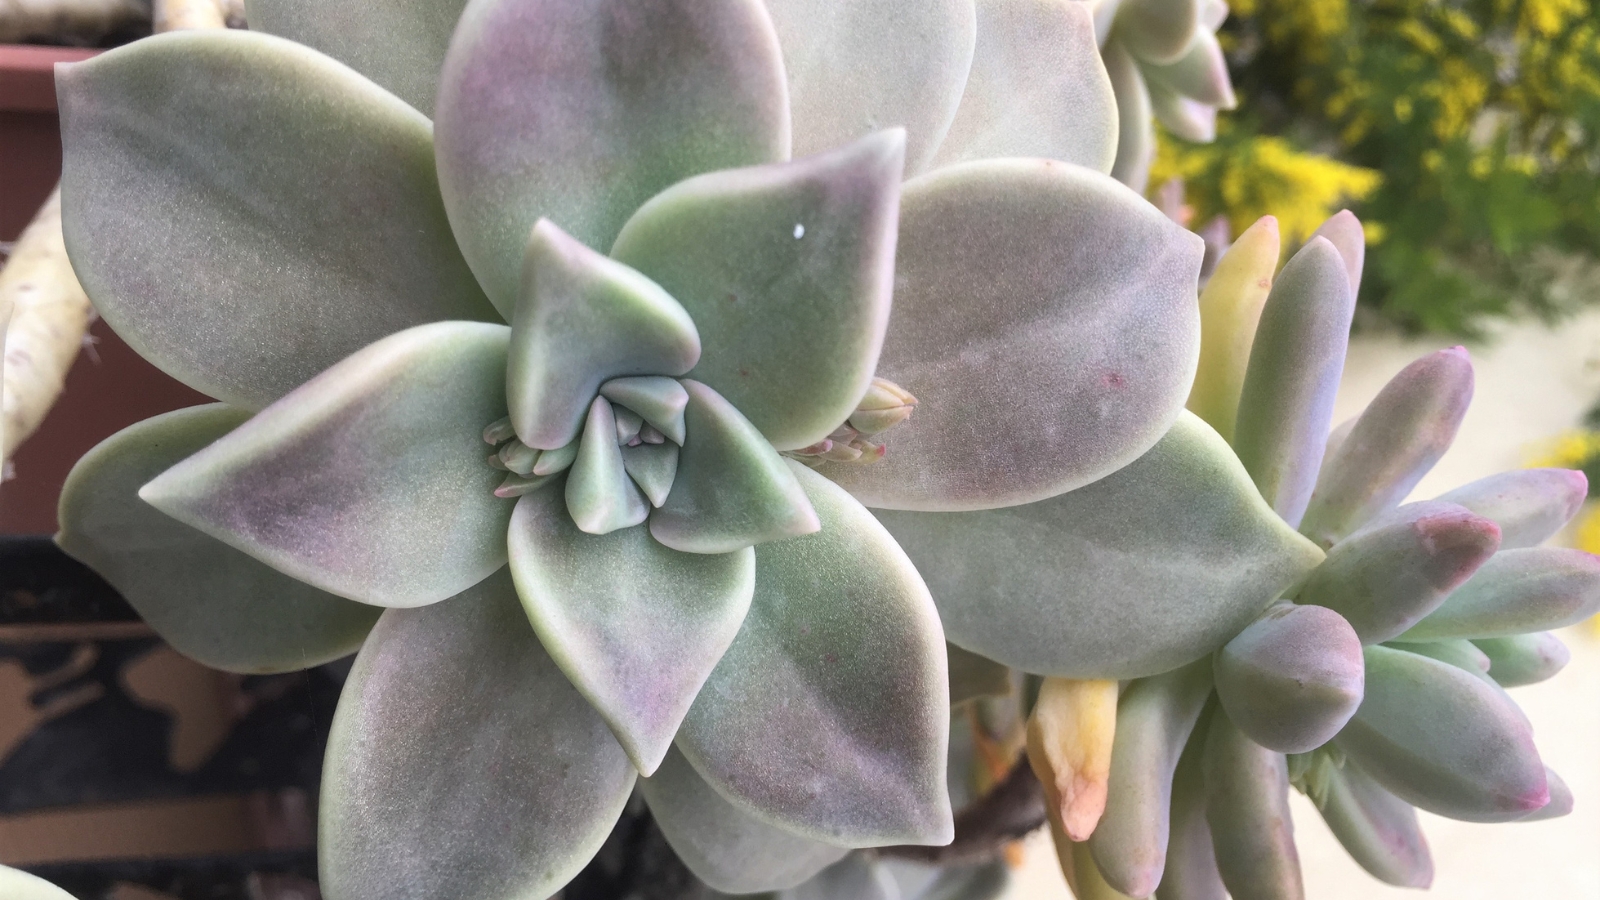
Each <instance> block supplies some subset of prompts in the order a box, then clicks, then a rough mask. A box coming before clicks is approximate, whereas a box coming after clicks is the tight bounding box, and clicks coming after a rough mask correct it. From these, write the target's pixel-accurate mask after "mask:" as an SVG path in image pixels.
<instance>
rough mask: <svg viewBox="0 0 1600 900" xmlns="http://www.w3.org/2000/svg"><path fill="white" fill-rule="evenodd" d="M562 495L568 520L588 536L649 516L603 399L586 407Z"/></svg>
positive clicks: (639, 520)
mask: <svg viewBox="0 0 1600 900" xmlns="http://www.w3.org/2000/svg"><path fill="white" fill-rule="evenodd" d="M565 494H566V501H567V509H568V510H569V511H570V512H571V515H572V520H573V521H574V522H575V523H577V526H578V528H580V529H582V530H583V531H587V532H588V533H590V534H595V535H600V534H610V533H611V532H613V531H616V530H618V529H620V528H630V527H632V526H634V525H638V524H639V523H641V522H643V521H644V520H645V519H646V518H647V517H648V516H649V515H650V505H649V503H647V502H646V501H645V498H644V495H643V494H641V493H640V492H639V488H638V486H637V485H635V484H634V483H633V479H631V478H629V477H628V472H627V467H626V466H625V465H624V464H623V462H622V448H620V447H618V446H617V420H616V417H615V416H614V415H613V414H612V411H611V404H610V403H608V402H606V399H605V398H604V397H596V398H594V402H593V403H591V404H590V405H589V417H588V419H587V420H586V421H585V423H584V426H583V437H582V438H580V439H579V442H578V457H577V459H575V460H574V461H573V463H572V472H571V473H570V474H569V475H567V487H566V492H565Z"/></svg>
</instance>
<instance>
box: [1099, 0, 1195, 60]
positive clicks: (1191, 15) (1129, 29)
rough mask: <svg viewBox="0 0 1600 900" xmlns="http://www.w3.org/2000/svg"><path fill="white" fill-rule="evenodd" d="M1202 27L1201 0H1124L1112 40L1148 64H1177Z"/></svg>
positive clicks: (1119, 10)
mask: <svg viewBox="0 0 1600 900" xmlns="http://www.w3.org/2000/svg"><path fill="white" fill-rule="evenodd" d="M1199 26H1200V3H1199V0H1122V3H1121V4H1120V5H1119V6H1118V7H1117V11H1116V24H1115V25H1113V26H1112V37H1113V38H1114V39H1115V40H1118V41H1120V42H1122V43H1123V44H1125V45H1127V48H1128V50H1129V51H1130V52H1132V53H1133V55H1134V56H1137V57H1138V58H1139V59H1140V60H1142V61H1144V62H1148V63H1156V64H1158V65H1159V64H1165V63H1173V62H1177V61H1178V60H1179V59H1180V58H1181V57H1182V56H1183V53H1184V51H1185V50H1186V49H1188V47H1189V41H1190V38H1191V37H1192V36H1193V34H1194V31H1195V29H1196V28H1198V27H1199Z"/></svg>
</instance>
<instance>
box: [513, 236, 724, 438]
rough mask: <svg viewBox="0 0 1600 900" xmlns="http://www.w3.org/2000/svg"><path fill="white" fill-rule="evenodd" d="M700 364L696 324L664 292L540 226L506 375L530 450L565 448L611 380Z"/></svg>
mask: <svg viewBox="0 0 1600 900" xmlns="http://www.w3.org/2000/svg"><path fill="white" fill-rule="evenodd" d="M699 359H700V335H699V333H698V332H697V331H696V330H695V325H694V321H693V320H692V319H690V318H689V313H688V312H686V311H685V310H684V308H683V307H682V306H680V305H679V304H678V301H676V300H674V299H672V295H670V294H668V293H667V292H666V291H664V290H662V289H661V286H660V285H658V284H656V283H655V282H653V281H651V280H650V279H649V278H646V277H645V276H643V275H641V274H639V273H638V272H636V271H634V270H633V269H630V268H628V267H627V266H625V265H622V264H621V263H619V262H616V261H615V260H612V259H608V258H607V257H605V256H602V255H601V254H599V253H596V252H595V251H593V250H590V249H589V248H588V247H585V246H584V245H582V244H580V243H578V242H577V241H576V240H573V238H572V237H571V236H570V235H568V234H567V233H566V232H564V231H562V230H561V229H560V228H559V227H557V226H556V225H555V223H553V222H551V221H550V220H549V219H540V220H539V223H538V224H537V225H535V226H534V227H533V234H532V236H531V237H530V238H529V239H528V247H527V255H526V257H525V262H524V267H523V275H522V282H521V288H520V291H519V293H518V295H517V310H516V314H515V316H513V317H512V323H511V358H510V363H509V365H508V366H507V368H506V399H507V401H508V402H509V403H510V408H511V422H512V424H513V425H514V426H516V430H517V437H519V438H521V439H522V442H523V443H525V444H527V445H528V446H530V447H538V448H540V449H542V450H555V449H557V448H558V447H564V446H566V445H567V444H568V443H570V442H571V441H572V439H573V438H575V437H577V436H578V428H579V426H580V425H582V424H583V417H584V413H585V412H587V411H588V409H589V405H590V402H591V401H592V400H594V396H595V392H596V391H598V390H600V385H601V384H602V383H605V382H608V381H609V380H610V379H613V378H616V377H617V376H619V375H656V376H661V375H682V374H684V373H686V372H688V371H689V370H690V369H692V368H694V364H695V363H696V362H697V361H699ZM663 380H665V381H670V380H671V379H663ZM635 412H638V410H635Z"/></svg>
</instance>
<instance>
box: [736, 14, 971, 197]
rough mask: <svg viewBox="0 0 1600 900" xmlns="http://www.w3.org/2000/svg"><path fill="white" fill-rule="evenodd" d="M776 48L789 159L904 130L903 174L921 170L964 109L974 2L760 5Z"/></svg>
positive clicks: (969, 63)
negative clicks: (784, 86)
mask: <svg viewBox="0 0 1600 900" xmlns="http://www.w3.org/2000/svg"><path fill="white" fill-rule="evenodd" d="M766 4H767V10H768V12H770V13H771V14H772V23H773V25H774V26H775V27H776V28H777V31H778V43H779V44H781V45H782V46H783V63H784V68H785V70H786V71H787V73H788V76H789V105H790V108H791V110H792V111H793V115H794V154H795V156H810V155H811V154H813V153H821V152H823V151H825V150H832V149H833V148H835V147H839V146H843V145H844V144H848V143H850V142H851V141H854V140H856V139H857V138H860V137H862V136H864V135H866V134H868V133H869V132H872V131H877V130H879V129H881V128H891V127H894V126H897V125H898V126H901V127H903V128H905V129H906V171H907V172H909V173H911V174H916V173H919V172H921V171H922V170H923V169H925V168H927V166H928V163H929V162H930V161H931V160H932V159H933V154H934V151H935V150H936V149H937V148H938V146H939V142H940V141H941V140H943V138H944V136H945V132H946V131H947V130H948V129H949V127H950V121H951V119H952V118H954V117H955V114H956V106H957V104H958V103H960V102H961V95H962V89H963V88H964V87H965V85H966V83H967V73H968V70H969V69H971V67H972V53H973V42H974V39H975V35H976V32H977V21H976V15H975V13H974V11H973V5H974V4H973V0H852V2H850V3H837V2H833V0H766Z"/></svg>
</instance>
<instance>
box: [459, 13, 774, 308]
mask: <svg viewBox="0 0 1600 900" xmlns="http://www.w3.org/2000/svg"><path fill="white" fill-rule="evenodd" d="M783 78H784V76H783V60H782V58H781V55H780V52H779V50H778V40H777V36H776V35H775V34H774V33H773V31H772V22H771V20H770V19H768V17H767V13H766V10H765V9H763V8H762V6H761V0H666V2H658V3H649V4H643V5H641V4H638V3H632V2H628V0H472V2H470V3H468V4H467V8H466V11H465V12H463V13H462V15H461V22H460V24H459V25H458V26H457V27H456V33H455V37H454V38H452V39H451V42H450V52H449V54H448V55H447V56H446V57H445V62H444V69H443V72H442V74H441V75H440V79H439V101H438V109H437V111H436V114H435V132H436V134H437V141H438V158H439V183H440V187H441V188H442V189H443V192H444V201H445V207H446V208H447V209H448V210H449V211H450V223H451V225H452V226H453V227H454V228H455V233H456V237H457V238H458V239H459V240H460V242H461V248H462V250H463V252H464V253H465V254H466V257H467V261H468V262H469V263H471V264H472V270H473V271H474V272H476V273H477V275H478V279H479V281H481V282H482V283H483V285H484V289H485V290H486V291H488V293H489V298H490V299H491V300H493V301H494V302H495V305H496V306H498V307H500V309H501V310H502V311H503V312H506V313H508V314H509V312H510V310H511V306H512V303H513V301H514V299H515V297H516V293H517V276H518V272H519V270H520V267H521V265H522V247H523V242H524V241H525V240H526V239H527V236H528V229H530V228H532V227H533V223H534V222H536V221H537V220H539V219H540V218H548V219H550V220H551V221H553V222H555V223H556V224H557V225H559V226H561V227H562V228H563V229H565V230H566V231H567V232H568V233H570V234H571V235H572V236H573V237H575V238H577V239H578V240H579V241H581V242H582V243H584V244H586V245H588V246H590V247H593V248H595V249H597V250H604V249H606V248H607V247H609V246H611V242H612V240H613V239H614V238H615V237H616V236H617V232H618V231H619V230H620V229H621V228H622V223H623V222H625V221H627V219H628V217H629V216H630V215H632V214H633V211H634V210H636V209H638V208H639V206H640V205H641V204H643V203H644V202H645V201H646V200H648V199H650V197H652V196H654V195H655V194H657V193H659V192H660V191H662V190H663V189H665V188H667V187H669V186H670V185H673V184H675V183H677V182H679V181H682V180H683V179H685V178H688V177H690V176H693V175H699V174H701V173H703V172H710V171H714V170H717V169H728V168H733V167H735V166H748V165H753V164H756V163H764V162H775V161H778V160H783V159H786V158H788V155H789V108H788V103H787V99H788V98H787V96H786V95H787V93H788V92H787V90H786V89H785V87H784V82H783Z"/></svg>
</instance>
